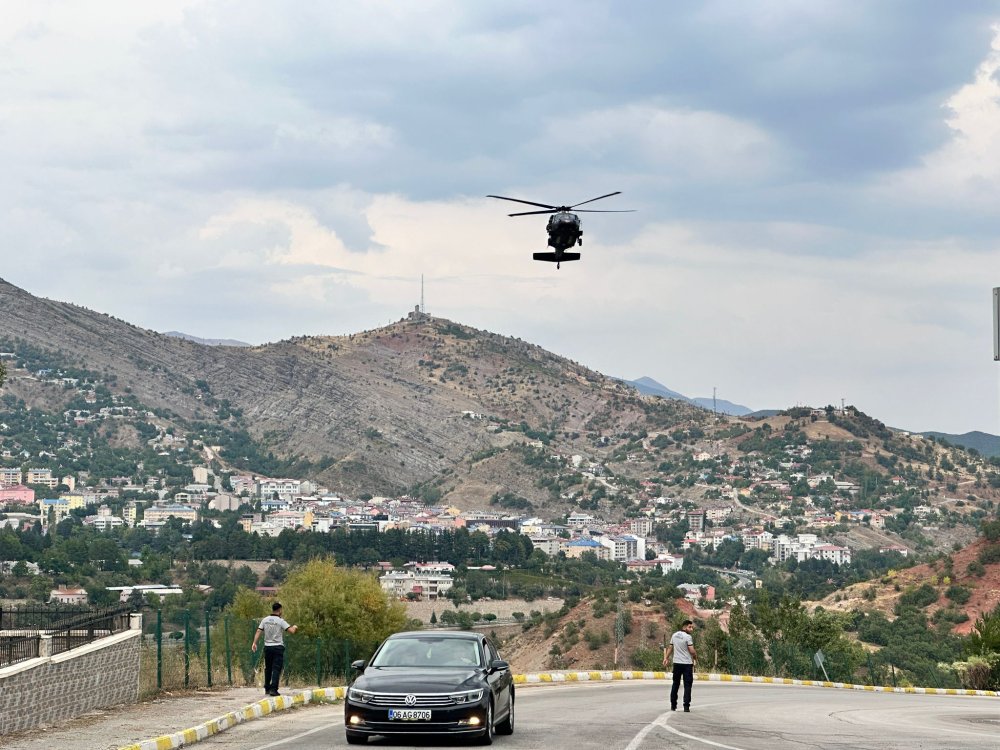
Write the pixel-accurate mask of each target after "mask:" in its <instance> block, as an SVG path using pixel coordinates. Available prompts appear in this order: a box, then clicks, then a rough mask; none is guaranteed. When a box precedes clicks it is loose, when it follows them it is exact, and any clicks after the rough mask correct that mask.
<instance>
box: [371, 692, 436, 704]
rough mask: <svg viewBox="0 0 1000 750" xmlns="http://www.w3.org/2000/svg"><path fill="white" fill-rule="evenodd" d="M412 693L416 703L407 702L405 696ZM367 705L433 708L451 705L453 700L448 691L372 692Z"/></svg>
mask: <svg viewBox="0 0 1000 750" xmlns="http://www.w3.org/2000/svg"><path fill="white" fill-rule="evenodd" d="M408 695H412V696H413V697H414V698H416V699H417V702H416V703H407V702H406V696H408ZM368 705H369V706H390V707H393V708H434V707H435V706H438V707H440V706H452V705H455V702H454V701H453V700H452V699H451V696H450V695H449V694H448V693H374V694H372V699H371V700H370V701H369V702H368Z"/></svg>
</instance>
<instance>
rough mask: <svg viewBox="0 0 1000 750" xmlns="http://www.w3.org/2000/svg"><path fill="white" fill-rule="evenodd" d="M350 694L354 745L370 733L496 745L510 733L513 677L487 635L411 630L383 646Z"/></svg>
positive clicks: (347, 717)
mask: <svg viewBox="0 0 1000 750" xmlns="http://www.w3.org/2000/svg"><path fill="white" fill-rule="evenodd" d="M351 666H352V667H354V668H355V669H357V670H359V671H360V673H359V674H358V675H357V677H355V678H354V681H353V682H352V683H351V686H350V687H349V688H348V689H347V700H345V701H344V724H345V727H346V730H347V742H348V743H349V744H351V745H356V744H361V743H364V742H367V741H368V737H369V736H371V735H375V734H381V735H400V734H448V735H468V736H470V737H476V738H478V739H479V741H480V743H481V744H483V745H491V744H493V737H494V735H495V734H513V732H514V677H513V675H512V674H511V671H510V665H508V664H507V662H505V661H503V660H502V659H501V658H500V654H499V653H497V650H496V647H495V646H494V645H493V643H491V642H490V640H489V639H488V638H486V637H485V636H483V635H481V634H479V633H471V632H453V631H446V632H428V631H413V632H408V633H396V634H395V635H391V636H389V637H388V638H386V639H385V641H383V642H382V645H381V646H379V647H378V649H377V650H376V651H375V654H374V655H373V656H372V658H371V661H369V662H368V663H367V664H365V662H363V661H356V662H354V664H352V665H351Z"/></svg>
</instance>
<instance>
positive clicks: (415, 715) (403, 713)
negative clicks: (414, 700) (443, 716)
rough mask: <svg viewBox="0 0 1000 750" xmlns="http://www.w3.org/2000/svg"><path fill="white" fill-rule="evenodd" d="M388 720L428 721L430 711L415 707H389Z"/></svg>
mask: <svg viewBox="0 0 1000 750" xmlns="http://www.w3.org/2000/svg"><path fill="white" fill-rule="evenodd" d="M389 720H390V721H430V720H431V712H430V711H422V710H420V709H416V708H390V709H389Z"/></svg>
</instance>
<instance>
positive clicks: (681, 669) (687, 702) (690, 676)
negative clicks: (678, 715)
mask: <svg viewBox="0 0 1000 750" xmlns="http://www.w3.org/2000/svg"><path fill="white" fill-rule="evenodd" d="M682 677H683V678H684V708H690V707H691V683H693V682H694V664H674V684H673V687H671V688H670V707H671V708H677V691H678V690H679V689H680V686H681V678H682Z"/></svg>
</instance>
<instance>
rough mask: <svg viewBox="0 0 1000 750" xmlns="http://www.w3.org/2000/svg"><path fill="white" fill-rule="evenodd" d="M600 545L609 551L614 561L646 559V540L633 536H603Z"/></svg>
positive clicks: (599, 540)
mask: <svg viewBox="0 0 1000 750" xmlns="http://www.w3.org/2000/svg"><path fill="white" fill-rule="evenodd" d="M597 541H598V542H600V544H602V545H603V546H604V547H607V549H608V556H609V558H610V559H612V560H617V561H618V562H625V561H626V560H645V559H646V540H645V539H643V538H641V537H637V536H633V535H631V534H622V535H620V536H602V537H600V538H599V539H598V540H597Z"/></svg>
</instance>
